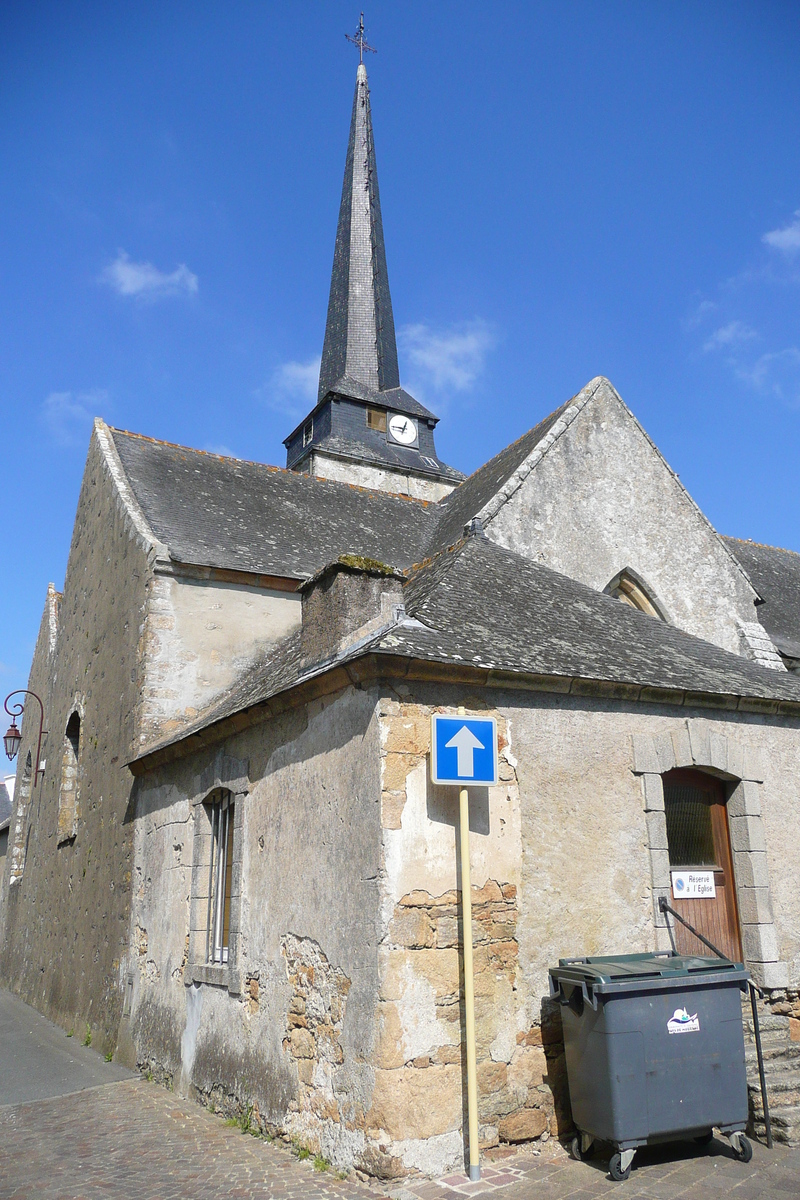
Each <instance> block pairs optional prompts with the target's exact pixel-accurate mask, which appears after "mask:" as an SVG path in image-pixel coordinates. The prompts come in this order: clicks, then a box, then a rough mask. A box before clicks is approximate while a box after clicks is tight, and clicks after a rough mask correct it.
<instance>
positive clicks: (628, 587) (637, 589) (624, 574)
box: [604, 568, 666, 621]
mask: <svg viewBox="0 0 800 1200" xmlns="http://www.w3.org/2000/svg"><path fill="white" fill-rule="evenodd" d="M604 590H605V592H606V594H607V595H609V596H613V597H614V598H615V599H616V600H621V601H622V603H623V604H628V605H630V607H631V608H637V609H638V610H639V612H645V613H647V614H648V615H649V616H651V617H658V618H659V620H661V621H665V620H666V617H665V615H664V613H663V612H662V610H661V607H660V606H659V604H658V602H657V601H656V600H655V599H654V597H653V596H652V595H650V593H649V592H648V590H647V588H646V587H645V585H644V583H643V582H642V580H641V579H639V578H638V576H637V575H635V574H634V572H633V571H631V570H629V569H627V568H626V569H625V570H624V571H620V573H619V575H615V576H614V578H613V579H612V580H611V582H610V583H609V584H607V585H606V587H605V589H604Z"/></svg>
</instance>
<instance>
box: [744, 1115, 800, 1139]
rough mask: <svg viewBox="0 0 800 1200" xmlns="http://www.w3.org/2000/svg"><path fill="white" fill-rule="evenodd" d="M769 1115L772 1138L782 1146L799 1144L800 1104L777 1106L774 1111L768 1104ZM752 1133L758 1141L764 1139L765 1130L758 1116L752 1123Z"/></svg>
mask: <svg viewBox="0 0 800 1200" xmlns="http://www.w3.org/2000/svg"><path fill="white" fill-rule="evenodd" d="M769 1115H770V1121H771V1124H772V1137H773V1140H774V1141H776V1142H781V1143H782V1144H783V1145H784V1146H800V1105H796V1106H795V1107H794V1108H779V1109H777V1110H776V1111H775V1112H773V1110H772V1106H770V1110H769ZM754 1133H755V1136H756V1137H757V1138H758V1139H759V1141H762V1142H763V1141H765V1140H766V1136H767V1132H766V1129H765V1128H764V1121H763V1119H761V1118H760V1117H759V1118H757V1119H756V1121H755V1123H754Z"/></svg>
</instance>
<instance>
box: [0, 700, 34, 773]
mask: <svg viewBox="0 0 800 1200" xmlns="http://www.w3.org/2000/svg"><path fill="white" fill-rule="evenodd" d="M12 696H33V698H34V700H35V701H36V703H37V704H38V705H39V742H38V745H37V747H36V773H35V775H34V777H33V786H34V787H36V784H37V783H38V782H39V776H40V775H43V774H44V771H43V770H42V767H41V754H42V733H43V728H42V727H43V726H44V705H43V704H42V702H41V700H40V699H39V697H38V696H37V695H36V692H30V691H27V690H26V689H25V688H18V689H17V691H16V692H9V694H8V695H7V696H6V698H5V701H4V702H3V707H4V708H5V710H6V712H7V713H8V715H9V716H10V717H11V725H10V726H9V729H8V733H7V734H6V735H5V737H4V738H3V743H4V745H5V748H6V754H7V755H8V757H9V758H10V759H11V761H12V762H13V761H14V759H15V758H16V756H17V751H18V750H19V746H20V742H21V741H22V734H21V733H20V731H19V729H18V728H17V717H21V716H22V714H23V713H24V712H25V705H24V704H23V703H22V701H21V700H15V701H14V703H13V704H12V705H11V707H10V708H9V707H8V702H9V700H10V699H11V697H12ZM0 728H1V727H0Z"/></svg>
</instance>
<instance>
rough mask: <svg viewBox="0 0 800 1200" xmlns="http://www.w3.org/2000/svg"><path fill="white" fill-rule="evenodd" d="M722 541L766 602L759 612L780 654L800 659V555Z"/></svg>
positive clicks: (739, 541) (773, 547)
mask: <svg viewBox="0 0 800 1200" xmlns="http://www.w3.org/2000/svg"><path fill="white" fill-rule="evenodd" d="M722 540H723V541H724V542H725V543H726V545H727V546H728V548H729V549H730V550H731V551H732V552H733V553H734V554H735V555H736V557H737V558H738V560H739V562H740V563H741V564H742V566H743V567H744V569H745V571H746V572H747V574H748V575H749V576H750V579H751V582H752V584H753V587H754V588H755V589H756V591H757V592H758V594H759V596H761V598H762V600H763V601H764V603H763V604H759V606H758V608H757V609H756V612H757V613H758V619H759V621H760V622H761V624H762V625H763V626H764V628H765V629H766V631H767V633H768V634H769V635H770V637H771V638H772V640H773V642H774V643H775V645H776V646H777V647H778V650H780V651H782V652H783V653H784V654H786V655H787V656H788V657H790V658H800V554H796V553H795V552H794V551H793V550H780V549H778V548H777V547H776V546H762V545H760V544H759V543H758V542H746V541H743V540H742V539H740V538H733V537H725V538H723V539H722Z"/></svg>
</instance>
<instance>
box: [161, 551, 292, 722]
mask: <svg viewBox="0 0 800 1200" xmlns="http://www.w3.org/2000/svg"><path fill="white" fill-rule="evenodd" d="M300 610H301V600H300V596H299V595H298V594H296V593H294V592H289V591H277V590H275V589H273V588H266V587H258V586H255V585H253V584H237V583H233V582H221V581H217V580H210V579H191V578H186V577H176V576H173V575H169V574H162V573H159V572H158V571H157V572H156V574H155V576H154V578H153V583H152V587H151V590H150V597H149V602H148V606H147V618H146V622H145V630H144V637H143V663H142V689H141V708H140V717H139V730H138V742H139V745H146V744H147V743H148V742H153V741H155V740H156V739H157V738H158V737H163V736H165V735H166V734H168V733H171V732H173V731H174V730H176V729H178V728H180V726H181V725H184V724H186V722H188V721H190V720H192V719H193V718H194V717H196V716H197V714H198V712H199V711H200V710H202V709H203V708H205V707H206V706H207V705H208V704H210V703H211V701H212V700H213V699H214V697H215V696H217V695H219V694H220V693H221V692H223V691H224V690H225V688H227V687H229V686H230V684H231V683H233V681H234V680H235V679H238V678H239V677H240V676H241V674H242V673H243V671H245V670H246V668H247V667H248V665H249V664H251V663H253V662H254V661H255V660H256V659H257V658H258V657H259V656H262V655H263V654H264V652H265V651H266V650H267V649H268V648H269V647H270V646H272V645H274V644H275V643H276V642H278V641H281V640H282V639H283V638H285V637H287V636H288V635H289V634H290V633H292V632H293V631H294V630H295V629H297V628H299V626H300V620H301V617H300Z"/></svg>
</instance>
